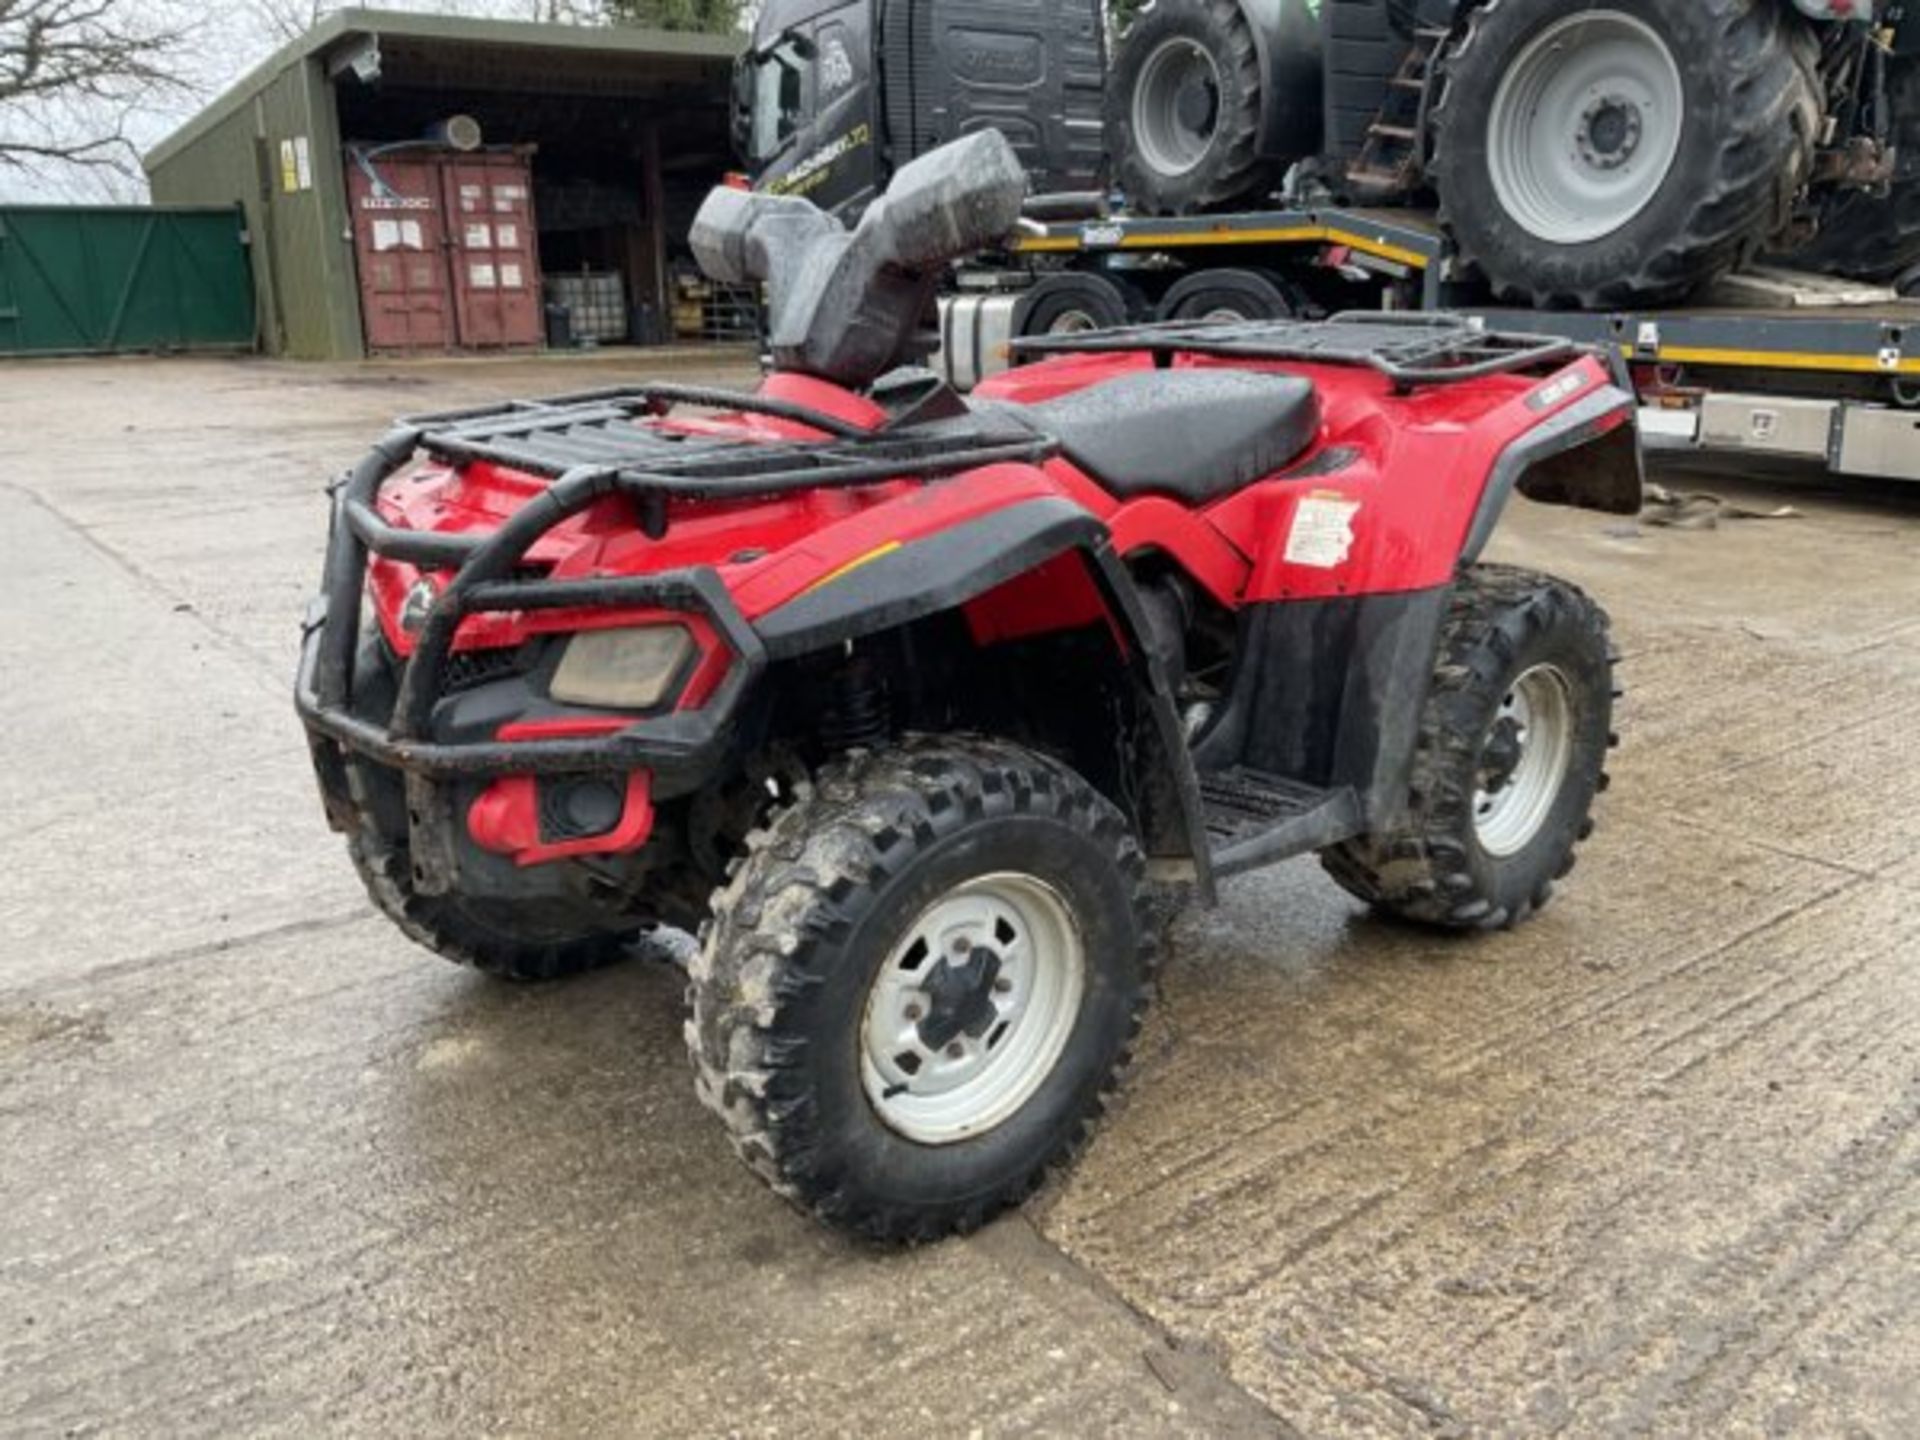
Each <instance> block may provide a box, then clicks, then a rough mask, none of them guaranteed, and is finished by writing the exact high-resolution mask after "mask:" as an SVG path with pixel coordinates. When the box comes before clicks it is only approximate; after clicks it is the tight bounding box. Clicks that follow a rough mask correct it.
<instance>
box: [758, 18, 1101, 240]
mask: <svg viewBox="0 0 1920 1440" xmlns="http://www.w3.org/2000/svg"><path fill="white" fill-rule="evenodd" d="M1105 68H1106V51H1105V31H1104V28H1103V24H1102V19H1101V6H1100V4H1099V0H1058V3H1048V4H1042V5H1029V6H1022V7H1018V8H1014V7H1010V6H1007V5H1005V4H996V3H993V0H767V3H766V4H765V5H763V6H762V7H761V10H760V15H759V19H758V21H757V23H756V24H755V26H754V35H753V44H752V46H751V48H750V49H749V50H748V52H747V54H746V55H745V56H744V57H742V59H741V61H740V65H739V69H738V72H737V73H736V76H735V87H736V93H735V105H734V123H735V127H736V134H735V141H736V144H737V146H738V148H739V150H740V152H741V155H742V158H743V159H744V160H745V161H746V163H747V166H748V168H749V169H750V170H751V171H752V172H753V174H754V176H755V180H756V185H757V187H758V188H759V189H762V190H767V191H771V192H773V193H775V194H784V195H801V196H805V197H806V198H807V199H809V200H811V201H813V202H814V203H815V204H817V205H819V206H820V207H821V208H822V209H825V210H830V211H834V212H836V213H841V214H846V213H850V212H857V211H858V210H860V209H863V208H864V207H865V205H866V202H867V201H869V200H871V199H872V198H873V197H874V196H876V195H878V194H879V193H880V192H881V191H882V190H883V189H885V188H886V183H887V177H888V176H890V175H891V174H892V173H893V171H894V170H895V169H897V168H898V167H899V166H901V165H903V164H905V163H906V162H907V161H909V160H911V159H913V158H914V157H915V156H918V155H923V154H925V153H926V152H927V151H929V150H932V149H934V148H935V147H937V146H939V145H942V144H944V143H945V142H947V141H949V140H956V139H959V138H960V137H962V136H964V135H969V134H972V133H973V132H974V131H976V130H981V129H986V128H992V129H996V130H998V131H1000V132H1001V134H1003V135H1005V136H1006V137H1007V139H1008V140H1010V141H1011V142H1012V143H1013V148H1014V151H1015V153H1016V154H1017V155H1018V156H1019V157H1020V160H1021V163H1022V164H1023V165H1024V166H1025V167H1026V169H1027V173H1028V175H1029V176H1030V177H1031V181H1032V185H1033V189H1034V190H1035V191H1036V192H1045V191H1057V190H1089V189H1094V188H1097V187H1098V186H1099V185H1100V184H1101V183H1102V181H1103V174H1102V172H1103V169H1104V165H1105V161H1104V146H1103V142H1102V137H1101V103H1102V93H1103V76H1104V72H1105Z"/></svg>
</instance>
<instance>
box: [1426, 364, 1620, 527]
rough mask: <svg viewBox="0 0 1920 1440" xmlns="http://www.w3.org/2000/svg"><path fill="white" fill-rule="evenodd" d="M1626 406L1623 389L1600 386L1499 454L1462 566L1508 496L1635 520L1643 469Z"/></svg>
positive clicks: (1503, 510) (1497, 521)
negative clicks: (1629, 516)
mask: <svg viewBox="0 0 1920 1440" xmlns="http://www.w3.org/2000/svg"><path fill="white" fill-rule="evenodd" d="M1634 403H1635V402H1634V398H1633V396H1632V395H1631V394H1630V393H1629V392H1627V391H1626V390H1623V389H1621V388H1620V387H1619V386H1617V385H1604V386H1602V387H1600V388H1599V389H1597V390H1595V391H1593V392H1592V393H1591V394H1589V395H1586V396H1583V397H1582V398H1581V399H1579V400H1577V401H1575V402H1574V403H1573V404H1571V405H1569V406H1567V407H1566V408H1565V409H1564V410H1560V411H1558V412H1557V413H1555V414H1553V415H1551V416H1549V417H1548V418H1547V419H1545V420H1543V421H1541V422H1540V424H1538V425H1536V426H1534V427H1533V428H1532V429H1531V430H1528V431H1526V432H1525V433H1524V434H1522V435H1520V436H1519V437H1518V438H1516V439H1515V440H1514V441H1513V442H1512V443H1511V444H1509V445H1508V446H1507V448H1506V449H1505V450H1503V451H1501V452H1500V457H1499V459H1498V460H1496V461H1495V462H1494V466H1493V471H1492V473H1491V474H1489V475H1488V477H1487V484H1486V488H1485V489H1484V490H1483V491H1482V492H1481V495H1480V503H1479V505H1478V507H1476V509H1475V511H1474V516H1473V524H1472V526H1471V527H1470V528H1469V529H1468V532H1467V542H1466V545H1465V547H1464V549H1463V550H1462V551H1461V556H1460V558H1461V560H1462V562H1463V563H1469V564H1470V563H1472V562H1473V561H1475V560H1477V559H1479V558H1480V553H1481V552H1482V551H1483V550H1485V549H1486V546H1487V541H1488V540H1489V539H1491V538H1492V536H1493V531H1494V527H1495V526H1496V525H1498V524H1499V523H1500V516H1501V515H1502V514H1503V513H1504V512H1505V510H1506V508H1507V501H1508V500H1509V499H1511V498H1512V496H1513V492H1514V491H1515V490H1518V491H1519V492H1520V493H1521V494H1522V495H1525V496H1526V497H1527V498H1528V499H1529V500H1537V501H1540V502H1541V503H1542V504H1546V505H1572V506H1577V507H1579V508H1580V509H1583V510H1600V511H1604V512H1605V513H1607V514H1609V515H1637V514H1639V513H1640V504H1641V491H1642V486H1643V477H1644V469H1643V465H1642V459H1641V453H1640V435H1639V431H1638V430H1637V429H1636V428H1635V425H1634V420H1633V416H1634Z"/></svg>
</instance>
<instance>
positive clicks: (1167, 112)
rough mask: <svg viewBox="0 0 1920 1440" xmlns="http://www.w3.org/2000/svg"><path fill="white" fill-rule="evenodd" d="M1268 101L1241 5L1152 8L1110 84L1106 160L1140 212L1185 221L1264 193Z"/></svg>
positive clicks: (1195, 0) (1175, 1) (1185, 1)
mask: <svg viewBox="0 0 1920 1440" xmlns="http://www.w3.org/2000/svg"><path fill="white" fill-rule="evenodd" d="M1261 103H1262V97H1261V75H1260V62H1259V57H1258V53H1257V51H1256V50H1255V47H1254V39H1253V32H1252V30H1251V29H1250V28H1249V26H1248V24H1247V20H1246V17H1245V16H1244V15H1243V14H1242V13H1241V11H1240V7H1239V6H1238V5H1236V4H1235V3H1234V0H1154V4H1153V5H1152V6H1151V7H1150V8H1149V9H1148V10H1146V11H1145V12H1144V13H1143V14H1142V15H1141V16H1140V18H1139V19H1138V20H1136V21H1135V22H1134V24H1133V27H1132V28H1131V29H1129V30H1128V31H1127V34H1126V38H1125V39H1123V40H1122V41H1121V42H1120V53H1119V54H1118V55H1116V56H1115V57H1114V61H1113V68H1112V72H1111V73H1110V74H1109V75H1108V77H1107V126H1106V129H1107V153H1108V154H1109V155H1111V156H1113V157H1114V163H1115V167H1116V173H1117V175H1118V178H1119V181H1120V188H1121V189H1122V190H1124V191H1125V192H1126V194H1127V197H1128V198H1129V199H1130V200H1132V202H1133V204H1134V208H1136V209H1138V210H1141V211H1144V212H1145V213H1147V214H1149V215H1187V214H1192V213H1193V212H1195V211H1201V210H1217V209H1219V208H1221V207H1222V206H1225V205H1230V204H1232V203H1233V202H1234V201H1236V200H1239V199H1242V198H1243V197H1245V196H1247V195H1249V194H1251V193H1253V192H1256V191H1260V190H1264V189H1265V188H1266V187H1267V185H1268V184H1269V182H1270V180H1271V178H1272V177H1271V175H1270V173H1269V167H1268V166H1266V165H1265V164H1264V163H1263V162H1262V161H1261V158H1260V154H1259V143H1260V113H1261Z"/></svg>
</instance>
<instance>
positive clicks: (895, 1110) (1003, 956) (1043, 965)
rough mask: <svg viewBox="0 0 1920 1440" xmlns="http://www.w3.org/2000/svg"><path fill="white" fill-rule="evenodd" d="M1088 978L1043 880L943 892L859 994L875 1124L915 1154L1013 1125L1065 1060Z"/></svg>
mask: <svg viewBox="0 0 1920 1440" xmlns="http://www.w3.org/2000/svg"><path fill="white" fill-rule="evenodd" d="M1086 970H1087V963H1086V947H1085V945H1084V943H1083V941H1082V939H1081V935H1080V926H1079V924H1078V922H1077V921H1076V920H1075V919H1074V916H1073V911H1072V909H1071V908H1070V907H1069V906H1068V904H1067V902H1066V901H1065V900H1064V899H1063V898H1062V897H1061V895H1060V892H1059V891H1057V890H1055V889H1054V888H1053V887H1052V886H1051V885H1049V884H1047V883H1046V882H1045V881H1044V880H1041V879H1038V878H1036V877H1035V876H1032V875H1027V874H1022V873H1019V872H1014V871H1006V872H1001V873H996V874H991V875H982V876H980V877H978V878H976V879H973V880H969V881H967V882H966V883H965V884H963V885H959V886H956V887H955V888H954V889H952V890H949V891H948V892H947V893H946V894H945V895H943V896H941V897H940V898H939V899H938V900H936V901H934V902H933V904H931V905H929V906H928V907H927V908H926V909H925V910H923V911H922V912H921V913H920V915H919V917H918V918H917V919H915V920H914V922H913V924H912V925H910V926H909V927H908V928H907V931H906V934H905V936H904V937H903V938H902V939H901V941H900V942H899V944H897V945H895V946H894V948H893V949H892V951H891V952H890V953H889V954H888V955H887V958H886V961H885V963H884V964H882V965H881V967H880V969H879V971H878V973H877V974H876V975H875V977H874V980H873V983H872V985H871V987H870V988H869V990H868V992H867V1005H866V1014H865V1017H864V1020H863V1022H862V1046H861V1064H860V1071H861V1082H862V1084H863V1085H864V1086H865V1088H866V1092H867V1099H868V1101H869V1103H871V1104H872V1106H873V1108H874V1111H875V1113H877V1114H878V1115H879V1117H880V1119H881V1120H882V1121H883V1122H884V1123H885V1124H886V1125H887V1127H888V1128H889V1129H891V1130H893V1131H895V1132H897V1133H898V1134H901V1135H904V1136H905V1137H906V1138H907V1139H909V1140H914V1141H917V1142H919V1143H920V1144H923V1145H950V1144H953V1143H955V1142H957V1141H961V1140H967V1139H971V1138H973V1137H974V1136H977V1135H982V1134H984V1133H986V1132H987V1131H989V1130H992V1129H993V1128H995V1127H996V1126H998V1125H1000V1124H1003V1123H1004V1122H1005V1121H1007V1120H1008V1119H1010V1118H1012V1116H1013V1115H1014V1114H1015V1113H1016V1112H1018V1111H1019V1109H1020V1108H1021V1107H1022V1106H1023V1105H1025V1104H1026V1103H1027V1102H1028V1101H1029V1100H1031V1099H1032V1098H1033V1096H1034V1093H1035V1092H1036V1091H1038V1090H1039V1088H1040V1086H1041V1085H1042V1084H1043V1083H1045V1081H1046V1079H1047V1077H1048V1076H1049V1075H1050V1074H1052V1073H1053V1068H1054V1066H1055V1065H1056V1064H1057V1063H1058V1062H1059V1059H1060V1056H1061V1053H1062V1052H1063V1051H1064V1050H1065V1049H1066V1046H1067V1040H1068V1038H1069V1037H1070V1036H1071V1035H1072V1034H1073V1028H1074V1025H1075V1023H1076V1022H1077V1021H1078V1019H1079V1016H1080V1002H1081V999H1082V997H1083V996H1084V995H1085V993H1086V984H1087V979H1086Z"/></svg>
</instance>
